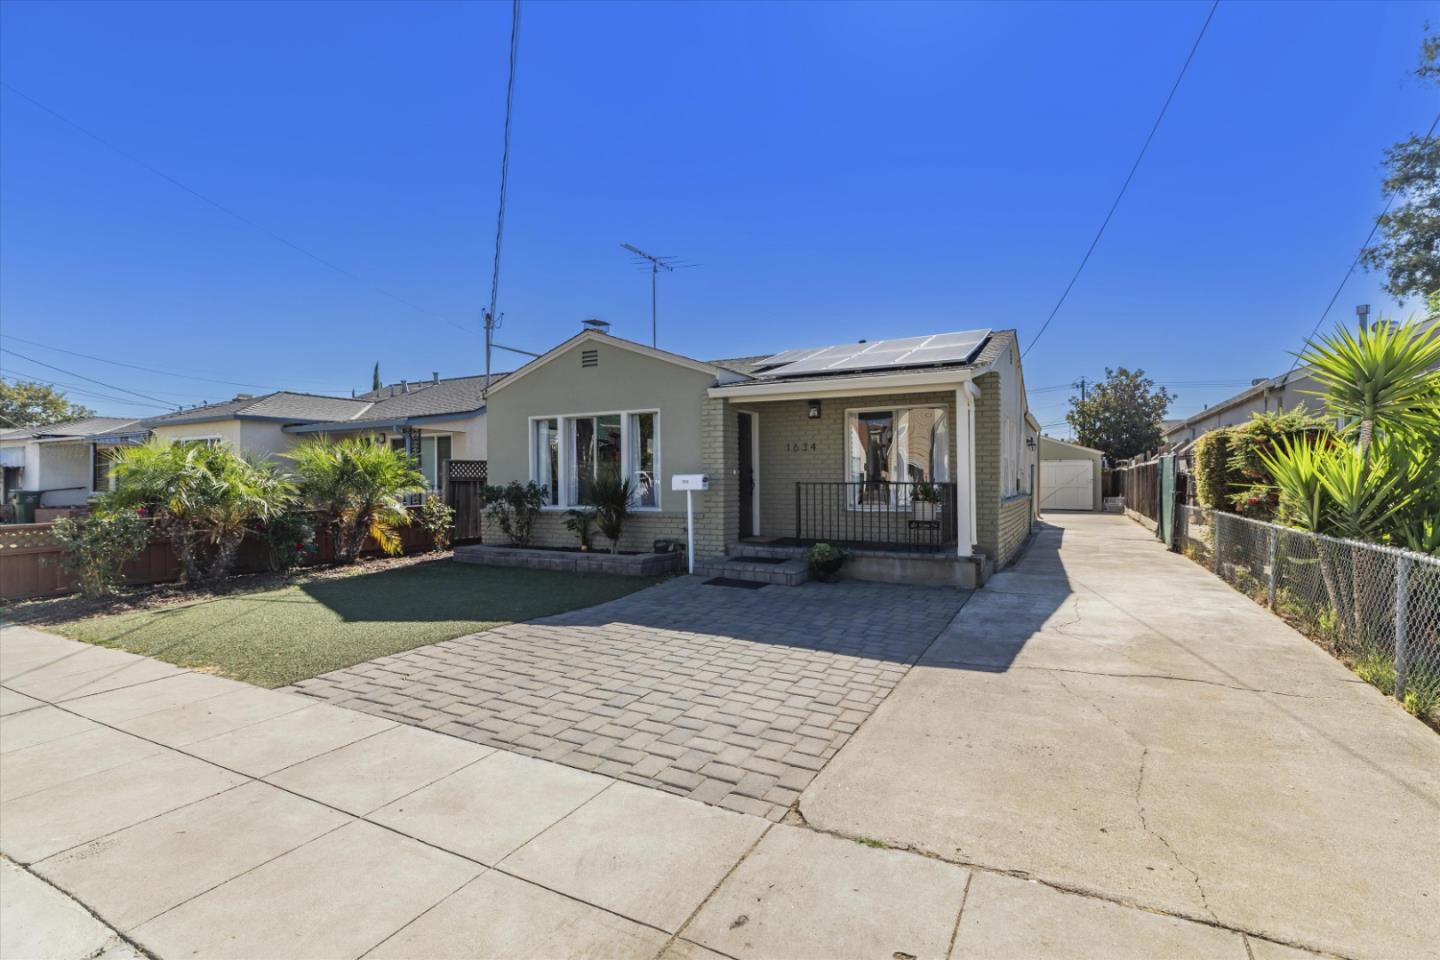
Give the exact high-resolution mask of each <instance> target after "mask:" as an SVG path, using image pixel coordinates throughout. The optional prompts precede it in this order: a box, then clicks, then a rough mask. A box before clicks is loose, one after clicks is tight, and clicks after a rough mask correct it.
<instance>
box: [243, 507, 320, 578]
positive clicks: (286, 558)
mask: <svg viewBox="0 0 1440 960" xmlns="http://www.w3.org/2000/svg"><path fill="white" fill-rule="evenodd" d="M255 537H256V539H258V540H259V541H260V542H261V543H262V544H264V545H265V566H266V567H268V568H269V569H270V570H271V571H273V572H276V573H280V572H283V571H286V570H290V569H292V568H294V567H296V566H299V565H300V564H303V563H306V562H308V561H310V560H313V559H314V558H315V557H316V556H318V555H319V552H320V548H319V547H318V546H317V545H316V543H315V521H314V519H313V518H312V517H311V516H310V515H309V514H306V513H302V512H300V511H297V510H287V511H285V512H284V513H281V514H278V515H276V516H274V517H271V518H270V519H269V520H266V521H264V522H263V523H261V524H259V525H258V526H257V527H256V528H255Z"/></svg>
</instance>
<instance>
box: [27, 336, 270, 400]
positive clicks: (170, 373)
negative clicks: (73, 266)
mask: <svg viewBox="0 0 1440 960" xmlns="http://www.w3.org/2000/svg"><path fill="white" fill-rule="evenodd" d="M0 340H14V341H15V342H16V343H25V344H29V345H30V346H32V347H41V348H43V349H45V350H53V351H55V352H56V353H64V354H68V355H70V356H72V357H81V358H83V359H85V360H95V361H97V362H99V363H108V364H112V365H114V366H117V367H126V368H128V369H131V370H140V371H142V372H144V373H155V374H159V375H160V376H163V377H176V378H178V379H181V380H198V381H200V382H202V383H219V384H224V385H225V386H230V387H249V388H251V389H254V390H280V389H283V388H281V387H272V386H267V385H265V384H263V383H240V382H239V381H236V380H217V379H215V378H214V377H197V376H195V375H194V374H189V373H175V372H174V371H172V370H157V369H155V368H154V367H142V366H139V365H138V364H134V363H125V362H123V361H120V360H111V359H110V358H108V357H97V356H94V355H93V354H89V353H80V352H78V351H76V350H66V349H63V348H61V347H55V346H51V345H50V344H48V343H41V342H40V341H38V340H26V339H25V338H24V337H17V336H15V335H14V334H9V333H5V334H0Z"/></svg>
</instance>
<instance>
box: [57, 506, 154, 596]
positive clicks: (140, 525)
mask: <svg viewBox="0 0 1440 960" xmlns="http://www.w3.org/2000/svg"><path fill="white" fill-rule="evenodd" d="M51 532H52V533H53V534H54V536H55V539H56V540H57V541H59V543H60V546H61V547H62V548H63V549H64V551H65V552H64V555H63V556H62V558H61V560H60V565H61V566H62V567H63V568H64V569H65V570H66V571H68V572H69V573H72V574H74V576H75V580H76V584H77V586H79V588H80V595H81V596H83V597H85V598H86V599H94V598H95V597H101V596H104V595H105V594H108V593H113V592H114V591H115V588H116V587H118V586H120V584H121V583H123V582H124V578H123V576H122V573H121V571H122V570H123V569H124V567H125V563H126V561H128V560H130V559H132V558H134V557H137V556H139V555H140V551H142V550H144V549H145V544H147V543H148V542H149V541H150V523H149V521H147V520H145V519H144V518H142V517H141V516H140V515H139V514H138V513H136V512H135V511H134V510H122V511H118V512H115V513H108V514H92V515H90V516H88V517H61V518H60V519H58V520H56V521H55V523H54V525H53V526H52V527H51Z"/></svg>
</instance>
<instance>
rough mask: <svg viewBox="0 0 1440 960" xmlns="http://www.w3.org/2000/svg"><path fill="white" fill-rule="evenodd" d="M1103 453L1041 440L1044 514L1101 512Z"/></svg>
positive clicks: (1059, 442)
mask: <svg viewBox="0 0 1440 960" xmlns="http://www.w3.org/2000/svg"><path fill="white" fill-rule="evenodd" d="M1101 456H1102V455H1101V453H1100V451H1099V450H1094V449H1092V448H1090V447H1082V446H1080V445H1079V444H1078V443H1067V442H1065V441H1064V440H1055V439H1052V438H1050V437H1041V438H1040V512H1041V513H1044V512H1045V511H1047V510H1093V511H1098V510H1100V508H1101V499H1100V459H1101Z"/></svg>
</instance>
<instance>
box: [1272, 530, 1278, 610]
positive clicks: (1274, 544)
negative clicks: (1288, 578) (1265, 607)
mask: <svg viewBox="0 0 1440 960" xmlns="http://www.w3.org/2000/svg"><path fill="white" fill-rule="evenodd" d="M1269 530H1270V593H1269V599H1270V609H1271V610H1274V609H1275V583H1276V581H1278V580H1279V579H1280V531H1279V530H1277V529H1275V528H1274V527H1273V526H1272V527H1270V528H1269Z"/></svg>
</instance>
